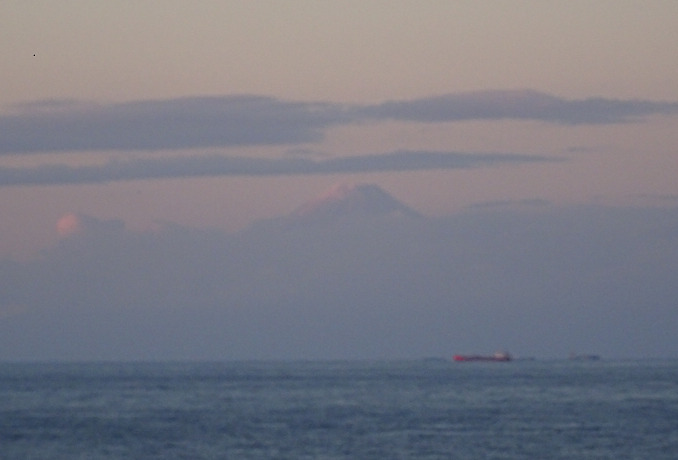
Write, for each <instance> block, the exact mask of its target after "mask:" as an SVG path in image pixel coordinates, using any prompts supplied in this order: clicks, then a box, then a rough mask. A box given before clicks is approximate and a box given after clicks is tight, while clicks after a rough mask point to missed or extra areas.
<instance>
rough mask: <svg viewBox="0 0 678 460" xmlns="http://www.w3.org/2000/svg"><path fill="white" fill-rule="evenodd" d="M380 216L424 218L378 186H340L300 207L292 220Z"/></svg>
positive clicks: (292, 216) (293, 214)
mask: <svg viewBox="0 0 678 460" xmlns="http://www.w3.org/2000/svg"><path fill="white" fill-rule="evenodd" d="M377 216H403V217H413V218H417V217H421V215H420V214H419V213H417V212H416V211H414V210H413V209H412V208H410V207H408V206H406V205H404V204H403V203H401V202H400V201H398V200H396V199H395V198H393V197H392V196H391V195H390V194H388V193H387V192H385V191H384V190H383V189H382V188H380V187H379V186H377V185H374V184H338V185H335V186H333V187H332V188H330V189H329V190H327V191H326V192H325V193H323V194H321V195H320V196H319V197H317V198H315V199H313V200H311V201H309V202H307V203H305V204H303V205H302V206H300V207H299V208H297V209H296V210H295V211H294V212H293V213H292V215H291V216H290V217H291V218H296V219H302V220H314V221H325V220H332V219H341V218H364V217H377Z"/></svg>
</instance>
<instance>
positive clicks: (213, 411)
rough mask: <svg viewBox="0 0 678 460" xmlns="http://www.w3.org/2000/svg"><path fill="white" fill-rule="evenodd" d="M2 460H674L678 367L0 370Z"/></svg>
mask: <svg viewBox="0 0 678 460" xmlns="http://www.w3.org/2000/svg"><path fill="white" fill-rule="evenodd" d="M0 458H1V459H3V460H5V459H22V460H25V459H62V458H63V459H221V458H226V459H250V458H252V459H343V458H352V459H372V458H374V459H404V458H407V459H409V458H413V459H449V458H453V459H454V458H459V459H466V458H470V459H556V458H558V459H572V458H582V459H676V458H678V361H634V362H621V361H620V362H612V361H597V362H570V361H515V362H510V363H453V362H448V361H446V360H422V361H403V362H387V361H383V362H380V361H375V362H270V363H269V362H242V363H197V364H196V363H120V364H111V363H91V364H33V363H31V364H28V363H4V364H0Z"/></svg>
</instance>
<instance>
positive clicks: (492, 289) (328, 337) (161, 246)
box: [0, 205, 678, 360]
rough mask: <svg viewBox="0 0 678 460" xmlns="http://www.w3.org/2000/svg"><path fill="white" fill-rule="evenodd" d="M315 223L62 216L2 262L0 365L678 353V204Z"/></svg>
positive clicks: (349, 217) (345, 217)
mask: <svg viewBox="0 0 678 460" xmlns="http://www.w3.org/2000/svg"><path fill="white" fill-rule="evenodd" d="M307 217H308V216H304V217H303V218H302V217H299V216H296V215H290V216H283V217H281V218H280V219H274V220H268V221H262V222H259V223H258V224H257V225H254V226H253V227H251V228H249V229H246V230H244V231H242V232H239V233H236V234H227V233H222V232H219V231H207V230H201V229H191V228H184V227H178V226H164V227H161V228H159V229H157V230H155V231H153V232H136V231H132V230H129V229H126V228H125V227H124V225H123V224H122V223H121V222H119V221H116V220H111V221H101V220H97V219H94V218H86V217H84V216H66V218H65V219H66V220H65V221H63V222H62V226H65V227H67V230H68V231H66V232H64V233H62V238H61V239H60V240H59V242H58V243H57V244H56V245H55V246H54V247H52V248H50V249H48V250H46V251H44V252H43V253H42V254H41V255H40V257H38V258H36V259H35V260H32V261H28V262H25V263H19V262H14V261H11V260H7V259H4V260H3V259H0V285H1V286H3V289H1V290H0V359H3V360H14V359H33V360H36V359H37V360H51V359H57V360H63V359H72V360H101V359H110V360H127V359H135V360H139V359H148V360H155V359H202V360H224V359H332V358H341V359H347V358H348V359H352V358H363V359H365V358H384V357H387V358H421V357H425V356H443V357H447V356H450V355H451V354H452V353H455V352H474V351H482V352H492V351H494V350H496V349H498V348H507V349H509V350H510V351H511V352H513V353H515V354H516V355H521V356H537V357H556V358H557V357H560V358H565V357H566V356H567V355H568V354H569V353H570V352H572V351H576V352H582V353H587V352H591V353H597V354H601V355H603V356H604V357H606V358H637V357H651V356H654V357H675V353H676V349H675V331H676V327H678V311H677V310H676V306H675V299H676V296H678V285H677V284H676V282H675V273H676V271H677V270H678V233H677V232H676V228H678V227H677V224H678V209H676V208H669V209H666V208H664V209H658V208H644V209H643V208H609V207H600V206H590V207H555V206H548V205H545V206H532V207H525V206H518V207H511V206H509V205H506V206H500V207H486V208H483V209H475V210H469V211H468V212H465V213H459V214H456V215H453V216H449V217H447V218H443V219H427V218H425V217H421V216H418V217H417V216H415V217H413V216H409V215H406V214H403V213H371V214H370V213H367V214H366V213H354V214H351V213H348V214H347V213H341V214H338V215H335V217H336V218H334V219H332V218H328V216H327V214H323V215H322V216H321V217H322V218H321V219H320V220H317V219H315V220H309V219H308V218H307ZM66 224H68V225H66ZM73 229H75V230H76V231H72V230H73Z"/></svg>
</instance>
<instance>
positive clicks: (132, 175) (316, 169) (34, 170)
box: [0, 151, 558, 187]
mask: <svg viewBox="0 0 678 460" xmlns="http://www.w3.org/2000/svg"><path fill="white" fill-rule="evenodd" d="M541 161H544V162H547V161H558V160H554V159H553V158H548V157H544V156H539V155H519V154H509V153H503V154H502V153H459V152H428V151H422V152H415V151H397V152H390V153H381V154H369V155H360V156H345V157H335V158H327V159H319V160H315V159H310V158H289V157H285V158H264V159H262V158H247V157H228V156H218V155H202V156H188V157H178V158H144V159H136V160H117V161H111V162H108V163H106V164H104V165H97V166H66V165H59V164H53V165H43V166H36V167H27V168H1V167H0V187H2V186H17V185H59V184H92V183H104V182H112V181H129V180H140V179H168V178H180V177H209V176H283V175H298V174H301V175H308V174H341V173H344V174H345V173H363V172H388V171H420V170H427V169H460V168H472V167H481V166H493V165H500V164H522V163H530V162H541Z"/></svg>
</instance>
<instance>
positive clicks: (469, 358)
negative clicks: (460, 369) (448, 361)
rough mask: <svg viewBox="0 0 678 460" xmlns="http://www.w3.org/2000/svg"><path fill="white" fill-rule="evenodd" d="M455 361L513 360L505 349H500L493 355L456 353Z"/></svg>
mask: <svg viewBox="0 0 678 460" xmlns="http://www.w3.org/2000/svg"><path fill="white" fill-rule="evenodd" d="M452 359H454V360H455V361H490V362H506V361H511V360H512V359H513V358H511V355H510V354H508V353H506V352H505V351H498V352H496V353H495V354H493V355H489V356H488V355H454V356H453V358H452Z"/></svg>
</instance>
